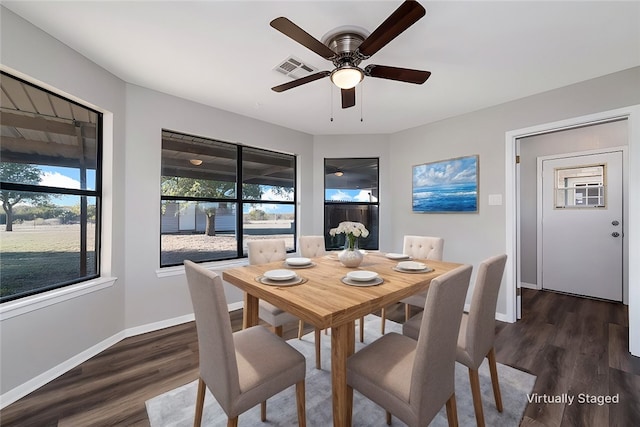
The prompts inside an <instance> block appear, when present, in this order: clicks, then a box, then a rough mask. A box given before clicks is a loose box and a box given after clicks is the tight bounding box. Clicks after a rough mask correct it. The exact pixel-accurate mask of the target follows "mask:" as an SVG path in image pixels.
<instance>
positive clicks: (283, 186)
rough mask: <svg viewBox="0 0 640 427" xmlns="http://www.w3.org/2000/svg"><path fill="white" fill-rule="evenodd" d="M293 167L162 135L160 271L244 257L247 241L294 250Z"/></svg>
mask: <svg viewBox="0 0 640 427" xmlns="http://www.w3.org/2000/svg"><path fill="white" fill-rule="evenodd" d="M295 177H296V159H295V156H293V155H290V154H282V153H277V152H273V151H267V150H262V149H257V148H251V147H246V146H243V145H237V144H231V143H228V142H222V141H216V140H213V139H208V138H202V137H196V136H191V135H185V134H182V133H178V132H173V131H169V130H164V131H163V132H162V183H161V185H162V200H161V229H160V234H161V245H160V265H161V267H168V266H172V265H180V264H182V263H183V261H184V260H185V259H189V260H192V261H195V262H203V261H214V260H223V259H232V258H241V257H243V256H246V253H247V241H248V240H251V239H275V238H280V239H284V240H285V242H286V246H287V250H290V251H294V250H295V241H296V236H295V229H296V222H295V219H296V210H295V182H296V179H295Z"/></svg>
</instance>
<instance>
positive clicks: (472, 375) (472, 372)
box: [469, 368, 484, 427]
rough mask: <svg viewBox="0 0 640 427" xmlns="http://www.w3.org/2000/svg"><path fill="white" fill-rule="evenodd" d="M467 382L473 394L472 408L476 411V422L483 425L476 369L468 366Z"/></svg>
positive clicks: (478, 378) (480, 425)
mask: <svg viewBox="0 0 640 427" xmlns="http://www.w3.org/2000/svg"><path fill="white" fill-rule="evenodd" d="M469 382H470V383H471V395H472V396H473V409H474V410H475V411H476V424H477V426H478V427H484V412H483V410H482V396H481V395H480V377H479V376H478V371H477V370H476V369H471V368H469Z"/></svg>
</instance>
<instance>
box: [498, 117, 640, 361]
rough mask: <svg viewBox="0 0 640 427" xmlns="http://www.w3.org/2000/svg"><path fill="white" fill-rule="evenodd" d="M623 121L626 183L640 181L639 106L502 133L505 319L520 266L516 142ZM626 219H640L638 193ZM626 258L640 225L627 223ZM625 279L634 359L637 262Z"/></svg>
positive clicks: (638, 318) (638, 349)
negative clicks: (626, 138) (626, 135)
mask: <svg viewBox="0 0 640 427" xmlns="http://www.w3.org/2000/svg"><path fill="white" fill-rule="evenodd" d="M621 118H622V119H625V118H626V119H627V123H628V126H629V143H628V147H629V148H628V150H629V155H628V164H627V177H628V178H627V179H628V180H627V182H626V183H627V184H628V183H630V182H636V183H637V182H640V104H637V105H632V106H628V107H623V108H619V109H615V110H610V111H604V112H600V113H595V114H590V115H584V116H580V117H574V118H570V119H566V120H561V121H556V122H551V123H545V124H541V125H536V126H530V127H527V128H521V129H515V130H511V131H507V132H505V252H506V254H507V264H506V266H505V283H506V289H505V292H506V300H507V307H506V309H507V313H506V316H505V320H506V321H508V322H515V321H516V314H517V311H518V305H517V303H518V300H517V298H516V297H517V296H518V294H519V292H520V283H519V281H518V276H519V273H520V263H519V262H516V260H517V259H518V255H519V254H518V245H517V242H518V236H519V234H520V230H519V223H520V221H519V212H518V204H519V196H520V194H519V183H518V182H517V181H516V178H517V172H516V170H517V167H516V160H515V159H516V154H517V151H518V150H517V145H518V139H519V138H523V137H526V136H533V135H539V134H541V133H548V132H551V131H555V130H561V129H570V128H572V127H578V126H584V125H587V124H594V123H598V122H601V121H609V120H615V119H621ZM627 206H628V213H629V215H628V217H627V218H640V192H638V191H635V192H634V191H629V192H628V201H627ZM627 223H628V224H627V230H628V235H627V237H628V248H629V249H628V256H629V259H640V238H638V239H633V238H629V237H632V236H634V235H635V236H640V222H637V223H634V222H632V221H627ZM628 277H629V291H628V299H629V350H630V351H631V354H633V355H634V356H640V263H628Z"/></svg>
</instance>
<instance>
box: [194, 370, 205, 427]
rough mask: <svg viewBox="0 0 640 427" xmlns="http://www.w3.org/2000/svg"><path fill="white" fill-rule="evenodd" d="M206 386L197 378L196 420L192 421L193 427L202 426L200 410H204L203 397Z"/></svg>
mask: <svg viewBox="0 0 640 427" xmlns="http://www.w3.org/2000/svg"><path fill="white" fill-rule="evenodd" d="M206 391H207V386H206V384H205V383H204V380H203V379H202V378H198V393H197V394H196V418H195V419H194V420H193V427H200V424H202V410H203V409H204V395H205V392H206Z"/></svg>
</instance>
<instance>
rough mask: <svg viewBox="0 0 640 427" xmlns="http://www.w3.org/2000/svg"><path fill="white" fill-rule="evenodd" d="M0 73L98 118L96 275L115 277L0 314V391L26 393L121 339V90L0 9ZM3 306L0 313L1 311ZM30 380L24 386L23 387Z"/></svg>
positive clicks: (114, 80)
mask: <svg viewBox="0 0 640 427" xmlns="http://www.w3.org/2000/svg"><path fill="white" fill-rule="evenodd" d="M0 43H1V45H0V54H1V55H2V56H1V57H0V59H1V61H0V62H1V63H2V68H3V70H5V71H10V72H14V74H16V75H17V76H18V77H25V78H27V79H29V80H30V81H35V82H36V83H38V84H40V85H41V86H44V87H45V88H52V89H54V90H55V91H56V92H58V93H62V94H65V95H67V96H68V97H70V98H72V99H76V100H82V102H84V103H86V104H89V105H92V106H94V107H95V108H96V109H98V110H99V111H102V112H103V113H104V122H105V127H107V126H108V127H109V132H108V134H107V135H105V138H104V139H105V140H104V145H105V149H104V159H103V160H104V169H105V171H107V172H106V174H105V176H104V185H105V187H106V188H108V189H109V191H108V192H107V193H106V194H105V198H104V204H103V209H104V210H103V214H104V217H105V224H106V227H105V228H104V229H103V230H102V234H103V243H104V245H103V248H102V254H101V256H102V260H103V265H102V270H103V271H102V273H103V275H105V276H112V277H117V278H118V279H119V280H117V281H116V282H115V284H114V285H112V286H107V287H105V288H102V289H100V290H97V291H94V292H89V293H86V294H84V295H81V296H77V297H75V298H71V299H64V298H63V299H62V300H61V301H60V302H58V303H56V304H53V305H47V306H42V307H40V308H38V309H36V310H33V311H29V312H27V313H25V314H19V315H12V317H9V316H8V314H7V313H6V312H3V314H2V320H1V323H0V329H1V331H0V332H1V334H0V347H1V349H2V350H1V351H2V354H1V356H0V378H1V381H0V392H1V393H2V395H3V397H4V394H5V393H6V392H7V391H9V390H12V389H14V388H18V387H22V388H23V389H24V390H28V389H29V388H30V386H31V384H36V385H37V384H38V383H39V382H43V381H47V380H48V379H51V378H52V376H53V375H55V373H54V372H51V371H50V370H52V369H53V368H55V367H58V366H59V365H61V366H60V368H59V370H64V369H65V368H66V367H68V366H73V364H74V363H77V362H78V361H80V360H82V359H83V358H86V357H90V356H89V355H87V354H85V352H86V351H87V350H89V349H91V348H94V347H95V346H96V345H99V344H100V343H102V342H104V341H108V340H109V339H111V338H112V337H113V336H116V335H117V334H119V333H121V332H122V331H123V330H124V329H125V327H126V325H125V323H124V300H125V280H124V272H125V250H124V249H125V227H124V224H125V220H126V218H125V203H124V202H125V197H124V195H125V191H124V190H125V174H124V164H125V156H124V152H125V149H124V141H125V122H124V120H125V119H124V118H125V84H124V82H122V81H121V80H119V79H117V78H116V77H114V76H113V75H111V74H109V73H108V72H106V71H105V70H103V69H102V68H100V67H98V66H96V65H95V64H94V63H92V62H90V61H89V60H87V59H86V58H84V57H83V56H81V55H79V54H78V53H77V52H75V51H73V50H71V49H69V48H68V47H67V46H65V45H63V44H61V43H60V42H58V41H57V40H55V39H54V38H52V37H51V36H49V35H47V34H46V33H44V32H43V31H41V30H40V29H38V28H36V27H34V26H32V25H31V24H29V23H28V22H26V21H24V20H23V19H22V18H20V17H18V16H17V15H15V14H13V13H12V12H10V11H9V10H7V9H5V8H3V7H0ZM7 305H8V304H7V303H5V304H3V307H2V309H3V310H4V309H6V307H7ZM30 381H31V383H29V382H30Z"/></svg>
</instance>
